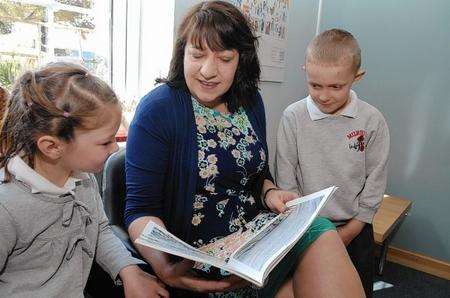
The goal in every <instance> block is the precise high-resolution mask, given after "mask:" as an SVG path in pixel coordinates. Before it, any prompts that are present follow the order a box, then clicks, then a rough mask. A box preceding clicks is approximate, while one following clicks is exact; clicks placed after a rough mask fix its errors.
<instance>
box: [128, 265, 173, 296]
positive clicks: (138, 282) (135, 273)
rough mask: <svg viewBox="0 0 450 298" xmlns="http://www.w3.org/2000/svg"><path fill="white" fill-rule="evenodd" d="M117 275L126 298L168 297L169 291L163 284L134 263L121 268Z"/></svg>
mask: <svg viewBox="0 0 450 298" xmlns="http://www.w3.org/2000/svg"><path fill="white" fill-rule="evenodd" d="M119 275H120V278H121V279H122V282H123V288H124V291H125V297H127V298H128V297H132V298H138V297H139V298H140V297H142V298H144V297H145V298H154V297H169V292H167V290H166V289H165V288H164V287H165V286H164V284H162V283H160V282H158V280H157V279H156V277H154V276H152V275H150V274H148V273H147V272H144V271H142V270H141V269H140V268H139V267H138V266H136V265H131V266H127V267H125V268H123V269H122V270H120V273H119Z"/></svg>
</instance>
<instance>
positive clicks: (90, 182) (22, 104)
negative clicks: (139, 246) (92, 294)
mask: <svg viewBox="0 0 450 298" xmlns="http://www.w3.org/2000/svg"><path fill="white" fill-rule="evenodd" d="M5 117H6V118H5V119H4V121H3V123H2V125H1V127H0V149H1V152H0V181H1V182H0V183H1V184H0V239H2V240H1V242H0V281H1V282H0V292H1V293H2V296H3V295H4V296H10V295H11V296H14V297H17V296H20V297H23V296H26V297H29V296H32V295H33V296H37V297H83V290H84V287H85V285H86V281H87V278H88V276H89V271H90V269H91V266H92V262H93V259H94V257H95V259H96V261H97V263H98V264H100V266H101V267H103V269H105V271H107V272H108V273H109V274H110V276H111V277H112V278H113V279H114V280H116V279H118V278H119V277H120V279H121V280H122V282H123V284H124V290H125V294H126V295H127V296H131V297H141V296H145V297H155V296H156V297H160V296H162V297H167V296H168V293H167V291H166V290H165V289H164V288H163V287H162V286H160V285H159V284H158V283H157V281H156V280H155V279H154V278H153V277H152V276H150V275H148V274H147V273H144V272H143V271H141V270H140V269H139V268H138V267H137V265H136V264H139V263H142V261H140V260H137V259H135V258H133V257H131V255H130V253H129V252H128V251H127V250H126V249H125V247H124V246H123V245H122V243H121V242H120V240H119V239H117V238H116V237H115V236H114V235H113V233H112V231H111V230H110V228H109V225H108V219H107V218H106V215H105V213H104V211H103V204H102V201H101V198H100V195H99V192H98V188H97V183H96V181H95V178H94V176H93V175H92V174H88V173H93V172H98V171H100V170H101V169H102V167H103V164H104V162H105V160H106V159H107V158H108V156H109V155H110V154H111V153H113V152H114V151H116V150H117V148H118V146H117V144H116V142H115V138H114V136H115V134H116V132H117V130H118V128H119V125H120V120H121V108H120V105H119V102H118V100H117V97H116V95H115V94H114V92H113V91H112V90H111V88H109V86H108V85H107V84H106V83H104V82H103V81H101V80H100V79H99V78H97V77H95V76H93V75H91V74H89V73H88V72H87V70H85V69H84V68H82V67H80V66H77V65H74V64H66V63H53V64H49V65H48V66H46V67H44V68H42V69H40V70H38V71H36V72H27V73H25V74H24V75H22V77H21V78H20V79H19V81H18V83H17V84H16V86H15V87H14V90H13V91H12V94H11V98H10V101H9V104H8V107H7V111H6V114H5Z"/></svg>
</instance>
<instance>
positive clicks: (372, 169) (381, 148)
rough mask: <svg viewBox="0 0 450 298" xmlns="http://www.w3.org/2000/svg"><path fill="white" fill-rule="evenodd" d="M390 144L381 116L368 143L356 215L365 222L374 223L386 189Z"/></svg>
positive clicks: (386, 128)
mask: <svg viewBox="0 0 450 298" xmlns="http://www.w3.org/2000/svg"><path fill="white" fill-rule="evenodd" d="M389 145H390V139H389V129H388V126H387V124H386V121H385V120H384V118H383V117H381V120H380V122H379V124H378V129H377V131H375V132H374V133H373V134H372V135H371V136H369V140H368V142H367V145H366V183H365V185H364V188H363V190H362V192H361V193H360V195H359V210H358V214H357V215H356V216H355V218H356V219H358V220H360V221H362V222H365V223H372V220H373V216H374V215H375V212H376V211H377V210H378V208H379V207H380V204H381V200H382V199H383V195H384V192H385V190H386V182H387V162H388V157H389Z"/></svg>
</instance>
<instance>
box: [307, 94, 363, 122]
mask: <svg viewBox="0 0 450 298" xmlns="http://www.w3.org/2000/svg"><path fill="white" fill-rule="evenodd" d="M357 101H358V96H357V95H356V92H355V91H353V90H350V102H349V103H348V104H347V106H346V107H345V108H344V109H343V110H342V112H341V113H340V114H339V116H341V115H342V116H346V117H350V118H355V117H356V115H357V113H358V104H357ZM306 108H307V109H308V114H309V117H311V120H312V121H315V120H320V119H324V118H327V117H334V116H336V115H332V114H325V113H323V112H322V111H321V110H320V109H319V108H318V107H317V106H316V104H315V103H314V100H313V99H312V98H311V95H308V97H307V98H306Z"/></svg>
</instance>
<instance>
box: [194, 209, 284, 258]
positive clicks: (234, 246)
mask: <svg viewBox="0 0 450 298" xmlns="http://www.w3.org/2000/svg"><path fill="white" fill-rule="evenodd" d="M274 217H276V214H275V213H272V212H262V213H260V214H258V215H257V216H256V217H255V218H254V219H253V220H252V221H250V222H248V223H247V224H246V225H245V227H244V229H239V230H238V231H237V232H234V233H232V234H230V235H228V236H226V237H223V238H221V239H218V240H216V241H215V242H214V243H210V244H207V245H203V246H201V247H199V248H198V249H199V250H201V251H203V252H205V253H207V254H209V255H212V256H215V257H217V258H220V259H222V260H227V259H228V258H229V257H230V256H231V255H232V254H233V253H234V252H235V251H236V250H238V249H239V248H240V247H241V246H242V245H244V244H245V243H247V242H248V241H251V240H252V238H253V237H255V235H256V234H257V233H258V232H259V231H260V230H261V229H263V228H264V227H265V226H266V224H267V223H268V222H269V221H271V220H272V219H273V218H274Z"/></svg>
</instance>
